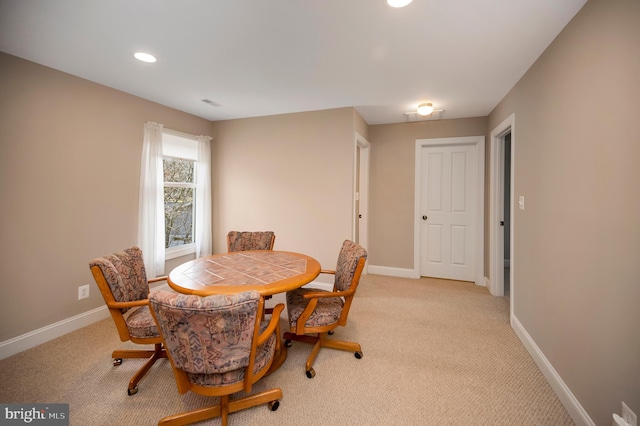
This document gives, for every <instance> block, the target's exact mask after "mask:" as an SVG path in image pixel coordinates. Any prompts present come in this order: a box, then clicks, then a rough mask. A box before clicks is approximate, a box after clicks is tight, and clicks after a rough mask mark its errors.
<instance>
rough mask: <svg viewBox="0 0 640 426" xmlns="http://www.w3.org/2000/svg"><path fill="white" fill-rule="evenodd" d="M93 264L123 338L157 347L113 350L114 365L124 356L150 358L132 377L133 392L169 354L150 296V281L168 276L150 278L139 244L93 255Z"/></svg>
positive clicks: (130, 389) (105, 298) (131, 389)
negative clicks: (119, 250) (122, 249)
mask: <svg viewBox="0 0 640 426" xmlns="http://www.w3.org/2000/svg"><path fill="white" fill-rule="evenodd" d="M89 267H90V268H91V273H92V274H93V278H94V279H95V281H96V284H98V288H99V289H100V293H102V297H103V298H104V301H105V303H106V304H107V307H108V308H109V312H110V313H111V318H113V321H114V322H115V324H116V328H117V329H118V334H119V336H120V340H121V341H123V342H126V341H129V340H130V341H132V342H133V343H138V344H140V345H154V349H153V350H138V349H129V350H115V351H113V353H112V354H111V356H112V357H113V365H114V366H118V365H120V364H122V359H123V358H148V360H147V362H145V363H144V365H143V366H142V367H141V368H140V369H139V370H138V371H137V372H136V374H135V375H134V376H133V377H132V378H131V380H130V381H129V386H128V388H127V393H128V394H129V395H133V394H135V393H137V392H138V382H139V381H140V380H141V379H142V377H144V375H145V374H146V373H147V371H149V369H150V368H151V366H152V365H153V364H154V363H155V362H156V361H157V360H158V359H160V358H166V357H167V353H166V352H165V350H164V348H163V346H162V337H161V336H160V332H159V331H158V327H157V326H156V323H155V321H154V319H153V317H152V316H151V313H150V312H149V299H148V297H149V283H152V282H157V281H163V280H166V279H167V277H158V278H154V279H150V280H147V274H146V271H145V268H144V261H143V258H142V250H140V248H138V247H131V248H128V249H125V250H124V251H122V252H118V253H113V254H109V255H106V256H104V257H99V258H96V259H93V260H92V261H90V262H89Z"/></svg>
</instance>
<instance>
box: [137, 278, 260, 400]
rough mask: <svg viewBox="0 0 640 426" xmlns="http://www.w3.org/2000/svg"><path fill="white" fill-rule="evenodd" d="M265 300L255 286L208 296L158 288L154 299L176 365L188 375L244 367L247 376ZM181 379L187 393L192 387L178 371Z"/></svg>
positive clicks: (155, 312)
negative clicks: (246, 289)
mask: <svg viewBox="0 0 640 426" xmlns="http://www.w3.org/2000/svg"><path fill="white" fill-rule="evenodd" d="M262 303H263V302H262V301H261V298H260V293H258V292H257V291H255V290H252V291H247V292H243V293H235V294H220V295H213V296H205V297H202V296H194V295H186V294H178V293H174V292H169V291H165V290H158V291H154V292H153V293H152V294H151V297H150V298H149V305H150V307H151V311H152V313H153V316H154V317H155V319H156V322H157V324H158V327H159V328H160V332H161V334H162V337H163V339H164V345H165V348H166V350H167V353H168V355H169V358H170V359H171V363H172V365H173V368H174V370H175V369H177V370H180V372H184V373H187V375H186V376H185V377H184V378H185V380H191V379H187V377H194V376H193V375H202V374H212V373H213V374H224V373H228V372H232V371H234V370H240V369H244V370H245V371H244V372H243V374H242V375H243V376H246V375H248V374H250V372H252V371H253V363H254V361H255V356H256V354H255V352H256V343H257V336H258V332H259V328H260V321H259V320H258V313H259V311H260V310H261V309H262V306H263V305H262ZM190 375H191V376H190ZM176 379H177V381H178V389H179V391H180V392H181V393H183V392H185V391H186V390H187V388H188V387H187V386H186V385H185V384H184V381H183V383H181V380H180V377H179V375H178V373H176ZM245 379H247V377H245ZM192 381H193V380H192ZM220 381H221V382H222V381H223V380H220ZM223 384H224V383H220V385H223Z"/></svg>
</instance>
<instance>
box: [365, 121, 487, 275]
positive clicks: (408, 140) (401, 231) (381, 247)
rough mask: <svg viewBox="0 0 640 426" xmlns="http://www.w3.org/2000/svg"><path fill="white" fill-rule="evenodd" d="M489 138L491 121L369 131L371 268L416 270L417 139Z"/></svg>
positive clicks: (394, 126) (404, 125)
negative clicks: (482, 136) (414, 267)
mask: <svg viewBox="0 0 640 426" xmlns="http://www.w3.org/2000/svg"><path fill="white" fill-rule="evenodd" d="M486 133H487V118H486V117H481V118H466V119H458V120H439V121H421V122H413V123H402V124H381V125H375V126H370V127H369V142H371V198H370V219H371V221H370V235H369V247H370V257H369V265H375V266H386V267H393V268H402V269H413V232H414V230H413V224H414V217H413V212H414V195H415V194H414V190H415V149H416V139H431V138H448V137H460V136H479V135H484V134H486Z"/></svg>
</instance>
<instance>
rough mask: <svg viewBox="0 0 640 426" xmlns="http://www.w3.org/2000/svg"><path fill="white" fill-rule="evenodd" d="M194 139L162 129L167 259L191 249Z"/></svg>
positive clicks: (194, 168)
mask: <svg viewBox="0 0 640 426" xmlns="http://www.w3.org/2000/svg"><path fill="white" fill-rule="evenodd" d="M197 158H198V141H197V140H195V139H192V138H189V137H187V136H184V135H181V134H177V133H175V132H171V131H170V130H166V129H165V130H163V132H162V172H163V173H162V174H163V177H164V228H165V232H164V248H165V249H166V258H167V259H171V258H174V257H178V256H184V255H185V254H190V253H194V252H195V235H196V234H195V233H196V229H195V220H194V219H195V208H196V202H197V200H196V183H197V182H196V180H197V178H196V176H197V167H198V162H197Z"/></svg>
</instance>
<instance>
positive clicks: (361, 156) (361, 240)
mask: <svg viewBox="0 0 640 426" xmlns="http://www.w3.org/2000/svg"><path fill="white" fill-rule="evenodd" d="M370 147H371V144H370V143H369V141H368V140H367V139H366V138H365V137H364V136H362V135H361V134H360V133H358V132H355V144H354V155H353V162H354V164H353V215H352V216H353V223H352V239H353V241H355V242H357V243H358V244H360V245H361V246H362V247H364V248H365V249H366V250H369V167H370V164H369V163H370ZM358 213H360V214H361V215H362V219H360V218H358V217H357V216H358ZM356 230H357V233H356ZM367 265H368V262H367V263H365V265H364V270H363V271H362V273H363V274H366V273H367Z"/></svg>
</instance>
